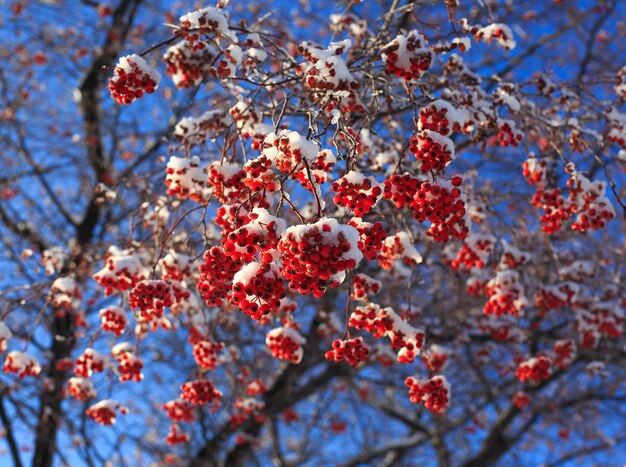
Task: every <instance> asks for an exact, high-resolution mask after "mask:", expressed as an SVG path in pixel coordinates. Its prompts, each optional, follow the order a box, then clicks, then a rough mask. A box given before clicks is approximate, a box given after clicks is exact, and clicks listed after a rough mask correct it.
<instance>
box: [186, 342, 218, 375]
mask: <svg viewBox="0 0 626 467" xmlns="http://www.w3.org/2000/svg"><path fill="white" fill-rule="evenodd" d="M223 348H224V344H223V343H222V342H213V341H212V340H210V339H208V338H207V339H205V340H202V341H199V342H196V343H195V344H194V346H193V356H194V358H195V359H196V363H197V364H198V366H199V367H200V368H202V369H203V370H214V369H215V367H216V366H217V356H218V353H219V352H220V351H221V350H222V349H223Z"/></svg>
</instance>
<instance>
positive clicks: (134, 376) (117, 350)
mask: <svg viewBox="0 0 626 467" xmlns="http://www.w3.org/2000/svg"><path fill="white" fill-rule="evenodd" d="M111 355H113V358H115V360H116V361H117V364H118V367H117V371H118V373H119V375H120V376H119V378H120V381H122V382H124V381H135V382H139V381H141V380H142V379H143V373H141V369H142V368H143V361H142V360H141V359H140V358H139V356H137V354H136V353H135V350H134V348H133V346H132V345H131V344H130V343H129V342H120V343H119V344H116V345H114V346H113V348H112V349H111Z"/></svg>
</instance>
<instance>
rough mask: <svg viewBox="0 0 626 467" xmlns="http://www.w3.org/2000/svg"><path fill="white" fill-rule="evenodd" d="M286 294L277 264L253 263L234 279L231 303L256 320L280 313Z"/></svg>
mask: <svg viewBox="0 0 626 467" xmlns="http://www.w3.org/2000/svg"><path fill="white" fill-rule="evenodd" d="M285 295H286V292H285V288H284V285H283V278H282V277H281V276H280V272H279V270H278V266H276V264H275V263H269V264H259V263H256V262H252V263H250V264H248V265H246V266H244V267H243V268H242V269H241V270H240V271H238V272H237V273H236V274H235V276H234V277H233V288H232V294H231V296H230V302H231V303H232V304H233V305H235V306H237V307H239V308H240V309H241V311H242V312H243V313H244V314H246V315H248V316H250V317H251V318H252V319H254V320H259V319H261V318H262V317H263V316H266V315H268V314H270V313H272V312H275V311H278V310H279V308H280V301H281V300H282V299H283V298H285Z"/></svg>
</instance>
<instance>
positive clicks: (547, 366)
mask: <svg viewBox="0 0 626 467" xmlns="http://www.w3.org/2000/svg"><path fill="white" fill-rule="evenodd" d="M551 365H552V362H551V361H550V359H549V358H548V357H546V356H544V355H541V356H539V357H534V358H531V359H529V360H526V361H524V362H522V363H520V364H519V366H518V367H517V371H516V372H515V376H517V377H518V378H519V380H520V381H521V382H522V383H524V382H526V381H529V382H531V383H534V384H538V383H539V382H540V381H541V380H542V379H548V378H549V377H550V375H551V374H552V368H551Z"/></svg>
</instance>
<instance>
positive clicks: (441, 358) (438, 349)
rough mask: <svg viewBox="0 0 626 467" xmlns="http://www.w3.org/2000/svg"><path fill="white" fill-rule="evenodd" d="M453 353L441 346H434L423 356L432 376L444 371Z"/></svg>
mask: <svg viewBox="0 0 626 467" xmlns="http://www.w3.org/2000/svg"><path fill="white" fill-rule="evenodd" d="M450 354H451V351H450V350H449V349H447V348H445V347H443V346H441V345H437V344H432V345H431V346H430V347H429V348H428V351H427V352H424V353H423V354H422V361H423V362H424V365H425V366H426V369H427V370H428V372H429V373H430V374H431V375H434V374H436V373H439V372H441V371H443V370H444V369H445V367H446V365H447V364H448V363H449V359H448V357H449V356H450Z"/></svg>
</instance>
